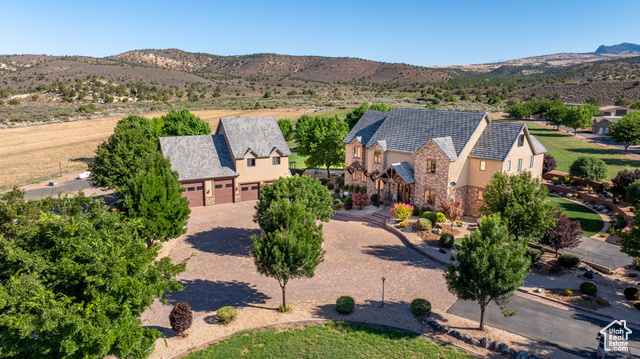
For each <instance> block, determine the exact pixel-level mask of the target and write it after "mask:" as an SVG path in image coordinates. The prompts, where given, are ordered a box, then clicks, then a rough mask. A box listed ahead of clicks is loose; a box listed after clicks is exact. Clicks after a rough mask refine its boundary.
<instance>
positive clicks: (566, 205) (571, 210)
mask: <svg viewBox="0 0 640 359" xmlns="http://www.w3.org/2000/svg"><path fill="white" fill-rule="evenodd" d="M549 201H551V202H553V203H555V204H557V205H558V206H560V207H561V208H562V210H563V212H564V214H565V215H566V216H567V217H569V218H570V219H572V220H574V221H580V226H582V233H583V235H584V236H587V237H591V236H593V235H595V234H596V233H598V232H600V230H601V229H602V227H603V226H604V221H603V220H602V217H600V215H599V214H597V213H595V212H594V211H592V210H590V209H589V208H587V207H585V206H583V205H581V204H578V203H575V202H572V201H569V200H568V199H565V198H560V197H555V196H549Z"/></svg>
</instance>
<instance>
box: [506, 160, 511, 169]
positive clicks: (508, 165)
mask: <svg viewBox="0 0 640 359" xmlns="http://www.w3.org/2000/svg"><path fill="white" fill-rule="evenodd" d="M507 171H511V160H509V161H507Z"/></svg>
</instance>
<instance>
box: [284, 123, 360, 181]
mask: <svg viewBox="0 0 640 359" xmlns="http://www.w3.org/2000/svg"><path fill="white" fill-rule="evenodd" d="M348 133H349V129H348V126H347V123H346V122H344V121H342V120H340V119H338V117H322V116H317V117H311V116H307V115H305V116H302V117H301V118H300V119H299V120H298V122H297V123H296V131H295V136H294V137H295V140H296V143H297V145H298V152H299V153H300V155H302V156H308V157H307V159H306V160H305V161H304V163H305V165H306V166H307V168H316V167H326V168H327V176H328V177H331V172H330V171H329V169H330V168H331V166H333V165H337V164H341V163H342V164H343V163H344V143H342V140H344V138H345V137H346V136H347V134H348Z"/></svg>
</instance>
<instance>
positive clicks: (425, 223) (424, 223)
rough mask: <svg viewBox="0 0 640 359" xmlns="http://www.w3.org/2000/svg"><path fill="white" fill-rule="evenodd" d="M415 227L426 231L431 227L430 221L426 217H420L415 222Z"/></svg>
mask: <svg viewBox="0 0 640 359" xmlns="http://www.w3.org/2000/svg"><path fill="white" fill-rule="evenodd" d="M416 228H418V229H419V230H421V231H428V230H430V229H431V221H430V220H428V219H426V218H420V219H419V220H418V222H417V223H416Z"/></svg>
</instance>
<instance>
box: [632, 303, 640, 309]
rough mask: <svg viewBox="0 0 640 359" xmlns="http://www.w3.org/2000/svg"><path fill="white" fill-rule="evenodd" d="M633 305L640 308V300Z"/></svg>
mask: <svg viewBox="0 0 640 359" xmlns="http://www.w3.org/2000/svg"><path fill="white" fill-rule="evenodd" d="M633 307H634V308H636V309H638V310H640V302H636V303H633Z"/></svg>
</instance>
